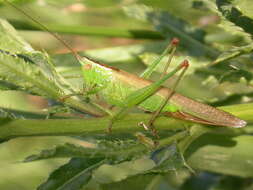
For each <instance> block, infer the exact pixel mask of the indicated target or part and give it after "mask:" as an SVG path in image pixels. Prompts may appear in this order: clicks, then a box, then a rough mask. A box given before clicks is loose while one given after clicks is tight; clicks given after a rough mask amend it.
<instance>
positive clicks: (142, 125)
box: [138, 122, 160, 139]
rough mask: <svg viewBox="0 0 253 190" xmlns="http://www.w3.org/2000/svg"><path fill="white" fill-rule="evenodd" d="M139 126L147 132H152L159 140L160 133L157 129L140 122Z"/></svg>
mask: <svg viewBox="0 0 253 190" xmlns="http://www.w3.org/2000/svg"><path fill="white" fill-rule="evenodd" d="M138 126H140V127H143V128H144V129H145V130H146V131H150V132H151V134H152V135H153V136H154V137H156V138H157V139H159V138H160V137H159V135H158V131H157V130H156V128H155V127H154V126H152V125H146V124H145V123H144V122H139V123H138Z"/></svg>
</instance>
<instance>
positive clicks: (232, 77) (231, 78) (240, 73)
mask: <svg viewBox="0 0 253 190" xmlns="http://www.w3.org/2000/svg"><path fill="white" fill-rule="evenodd" d="M241 79H244V80H246V81H247V82H248V83H249V82H250V81H251V80H252V79H253V74H252V73H251V72H249V71H246V70H243V69H239V68H234V67H233V68H232V69H231V70H230V71H228V72H226V73H225V74H223V75H222V76H221V78H220V80H219V82H220V83H222V82H225V81H228V82H240V80H241Z"/></svg>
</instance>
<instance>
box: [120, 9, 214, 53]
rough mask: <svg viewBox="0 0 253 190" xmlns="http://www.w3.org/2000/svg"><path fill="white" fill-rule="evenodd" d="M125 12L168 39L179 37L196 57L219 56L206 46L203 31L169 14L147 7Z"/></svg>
mask: <svg viewBox="0 0 253 190" xmlns="http://www.w3.org/2000/svg"><path fill="white" fill-rule="evenodd" d="M124 10H125V12H126V14H127V15H128V16H131V17H133V18H136V19H139V20H143V21H146V22H150V23H152V24H153V26H154V27H155V29H156V30H158V31H159V32H161V33H162V34H163V35H165V37H167V38H173V37H178V38H179V39H180V40H181V43H182V45H183V46H184V47H185V48H186V49H187V51H189V53H190V54H192V55H194V56H203V55H206V56H207V57H210V58H215V57H216V56H217V55H218V51H217V50H216V49H214V48H211V47H209V46H207V45H205V43H204V36H205V32H204V31H203V30H201V29H198V28H195V27H193V26H191V25H190V24H188V23H187V22H186V21H184V20H182V19H179V18H177V17H175V16H173V15H171V14H170V13H169V12H165V11H157V10H154V9H152V8H151V7H147V6H145V5H132V6H127V7H125V8H124Z"/></svg>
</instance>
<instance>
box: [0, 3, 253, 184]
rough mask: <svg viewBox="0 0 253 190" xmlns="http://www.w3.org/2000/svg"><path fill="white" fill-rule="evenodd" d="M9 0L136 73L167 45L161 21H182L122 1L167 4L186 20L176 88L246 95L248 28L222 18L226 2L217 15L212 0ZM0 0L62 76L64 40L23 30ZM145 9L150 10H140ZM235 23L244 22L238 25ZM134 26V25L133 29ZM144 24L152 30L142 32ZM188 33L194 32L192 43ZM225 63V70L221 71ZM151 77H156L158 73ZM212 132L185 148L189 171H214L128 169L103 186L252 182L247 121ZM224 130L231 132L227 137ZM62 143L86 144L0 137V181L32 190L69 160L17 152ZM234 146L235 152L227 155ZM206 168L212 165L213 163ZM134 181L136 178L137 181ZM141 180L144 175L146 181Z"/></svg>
mask: <svg viewBox="0 0 253 190" xmlns="http://www.w3.org/2000/svg"><path fill="white" fill-rule="evenodd" d="M14 2H15V3H17V5H18V6H19V7H22V8H24V9H25V10H26V12H27V13H28V14H29V15H32V16H33V17H34V18H36V19H38V20H39V21H40V22H42V23H45V24H46V25H47V26H49V27H52V29H54V30H56V31H61V32H65V33H68V34H65V35H63V36H62V37H63V38H64V39H66V41H67V42H68V43H69V44H70V45H71V46H72V47H74V48H75V49H76V50H80V51H85V53H86V54H87V55H89V56H91V57H93V58H96V59H98V60H101V61H103V62H105V63H107V64H110V65H113V66H115V67H118V68H122V69H125V70H127V71H129V72H132V73H140V72H141V71H142V70H143V69H144V68H145V64H144V63H149V62H150V60H151V59H153V58H154V56H156V54H157V53H161V51H162V50H163V48H164V47H165V45H166V42H165V37H171V36H173V35H174V34H173V32H171V29H170V27H167V25H169V26H171V25H172V26H177V24H178V23H180V24H179V26H182V25H183V24H182V23H181V22H178V23H177V20H176V23H175V25H173V22H172V21H168V18H169V16H168V15H166V13H162V14H161V15H156V14H153V15H152V14H147V13H148V11H149V10H146V9H145V7H142V8H138V7H131V8H130V9H126V8H125V12H124V11H123V10H122V8H121V7H122V6H129V5H130V6H133V5H134V4H135V3H138V4H144V5H147V6H150V7H153V8H155V9H156V8H157V9H162V10H164V11H167V12H169V13H170V14H171V15H172V16H176V18H180V19H183V20H184V21H186V22H188V23H189V25H187V26H186V27H184V28H180V27H179V28H180V29H182V30H180V31H181V33H183V35H181V36H179V37H181V39H182V43H181V46H180V48H179V50H178V52H179V53H178V55H177V57H176V59H175V60H176V61H175V64H176V62H179V61H180V59H182V58H184V57H187V58H189V59H190V60H191V63H192V65H191V69H190V71H189V72H188V74H187V76H186V77H185V78H184V80H183V82H182V83H181V84H180V86H179V88H178V91H179V92H181V93H182V94H185V95H187V96H188V97H191V98H194V99H197V100H200V101H203V102H206V103H209V104H211V105H214V106H225V105H234V104H240V103H249V102H251V101H252V74H251V73H252V53H251V52H252V49H253V48H252V33H251V31H248V30H246V32H244V31H243V30H242V29H240V28H237V27H235V26H234V25H233V24H232V23H230V22H228V20H230V21H232V22H233V21H234V20H233V17H232V18H231V17H229V13H228V12H224V10H228V11H229V10H230V9H229V6H228V7H227V9H223V15H224V17H222V16H221V15H222V11H220V12H219V11H218V10H214V9H213V7H212V5H215V4H212V5H209V6H207V7H205V6H204V5H203V4H202V3H203V2H204V3H206V2H208V1H192V0H186V1H176V0H168V1H164V0H159V1H158V0H157V1H147V0H121V1H118V0H117V1H115V0H104V1H94V0H86V1H76V2H75V3H73V1H68V0H61V1H52V0H40V1H32V0H30V1H23V2H22V1H14ZM210 2H211V1H210ZM217 2H219V1H217ZM220 2H222V1H220ZM0 5H1V7H0V16H1V17H2V18H7V19H8V21H9V22H10V23H11V24H13V25H14V26H15V27H16V28H17V29H19V33H20V34H21V36H22V37H23V38H24V39H25V40H26V41H28V42H29V43H30V44H32V46H33V47H34V48H35V49H39V50H42V51H47V52H49V53H50V54H59V53H61V54H59V55H54V61H55V63H56V65H58V66H64V67H63V70H62V71H61V72H62V74H63V75H64V68H68V66H69V65H72V64H73V60H74V59H73V57H72V55H70V54H68V51H67V50H66V49H65V47H63V46H62V44H61V43H59V42H58V41H57V40H55V39H54V38H53V37H52V36H51V35H50V34H48V33H46V32H43V31H36V32H35V31H33V30H27V29H29V27H31V26H30V25H29V23H30V22H29V21H28V20H27V19H26V18H25V17H24V16H22V14H20V13H18V12H17V11H16V10H14V9H13V8H11V7H8V6H6V5H5V4H3V3H1V4H0ZM73 5H75V6H76V7H75V6H73ZM231 5H233V7H236V8H237V9H238V10H240V11H241V13H242V14H243V15H244V16H245V17H247V18H251V19H252V17H253V15H252V12H253V11H251V10H253V4H252V3H250V0H248V1H247V0H243V1H233V2H232V4H231ZM135 8H136V9H135ZM145 11H147V12H145ZM126 12H127V14H126ZM127 15H128V16H127ZM143 15H144V16H143ZM147 15H149V17H146V16H147ZM163 16H166V17H165V18H166V19H165V20H163ZM134 18H139V19H134ZM225 18H226V19H225ZM145 21H146V22H145ZM237 24H238V23H237ZM239 24H240V23H239ZM62 25H68V26H79V27H81V26H90V27H91V28H88V29H87V30H85V31H84V32H83V33H84V34H83V35H71V34H75V33H77V31H80V30H79V29H78V28H72V27H69V28H67V29H68V30H67V31H62V28H61V26H62ZM92 26H94V28H92ZM33 27H34V26H33ZM53 27H55V28H53ZM97 27H100V28H97ZM242 27H243V29H245V27H244V26H242ZM172 28H173V27H172ZM174 28H176V27H174ZM32 29H34V28H32ZM106 29H107V30H106ZM183 29H184V30H183ZM136 30H138V31H141V32H140V33H138V34H136V32H135V31H136ZM143 30H145V31H143ZM147 31H149V32H150V31H151V32H150V33H148V32H147ZM182 31H183V32H182ZM170 35H171V36H170ZM194 39H197V43H196V41H195V40H194ZM199 42H200V43H199ZM205 48H206V49H205ZM203 50H206V51H203ZM62 53H63V54H62ZM108 55H110V57H109V56H108ZM219 55H220V56H219ZM239 55H241V56H239ZM108 57H109V59H108ZM228 58H231V59H228ZM223 60H225V61H223ZM210 63H217V67H211V68H210V67H208V66H207V65H208V64H210ZM223 65H226V66H227V65H233V66H234V67H237V68H239V69H235V70H233V68H231V67H225V68H224V67H223ZM206 68H207V69H206ZM228 68H230V69H231V70H227V69H228ZM67 74H69V73H67ZM153 77H154V79H155V78H157V75H155V76H153ZM168 85H169V84H168ZM0 99H1V101H0V107H2V108H8V109H15V110H19V111H28V112H41V110H42V109H44V108H47V107H48V104H47V101H46V100H45V99H44V98H40V97H37V96H31V95H27V94H25V93H23V92H17V91H1V92H0ZM248 105H249V106H248V107H247V109H246V108H245V107H242V108H241V110H240V108H236V109H235V110H232V111H235V113H239V114H238V115H240V114H241V115H242V116H245V115H243V113H242V112H243V111H242V110H246V111H248V112H249V113H247V114H248V115H247V117H245V118H246V119H248V121H249V124H251V123H252V119H251V116H252V115H250V113H252V111H251V110H252V106H250V104H248ZM230 110H231V109H230ZM246 111H245V112H246ZM250 111H251V112H250ZM215 133H216V134H212V135H211V136H210V135H204V136H202V137H201V139H200V141H199V142H201V143H200V144H198V143H197V142H196V143H195V144H194V143H193V144H192V145H191V147H192V149H191V150H190V151H189V152H188V153H187V154H189V155H191V157H190V158H189V160H188V161H189V163H190V164H191V163H193V165H194V164H195V165H194V166H198V167H199V168H198V167H197V168H194V169H196V170H198V169H200V170H203V169H204V170H207V171H213V170H212V168H215V167H217V168H218V167H221V168H222V169H223V170H222V171H223V172H221V173H219V171H218V173H208V172H200V173H198V174H197V175H196V176H193V177H189V176H190V174H189V172H187V171H186V170H182V171H178V174H177V176H175V174H174V173H173V172H171V173H169V174H167V175H154V176H152V175H146V176H134V177H131V178H128V179H127V180H125V181H123V182H118V183H113V184H109V185H108V184H107V185H103V188H104V189H109V188H110V189H113V188H115V189H118V187H119V186H120V187H121V189H123V188H124V187H127V188H129V185H132V186H133V188H137V187H136V186H134V184H140V185H145V184H146V183H147V182H148V181H151V179H152V182H153V183H154V184H155V185H153V186H152V184H151V185H150V187H145V188H147V189H148V188H150V189H152V188H153V189H168V188H171V189H175V188H180V189H190V187H192V189H219V188H220V189H232V188H234V187H236V189H239V188H241V189H250V188H252V179H251V177H252V176H253V174H252V173H251V172H250V171H249V170H250V169H249V168H247V167H249V165H247V164H245V165H243V164H242V163H245V162H246V161H247V162H249V163H251V165H252V159H253V156H252V155H251V154H250V152H251V151H250V149H249V148H250V145H251V143H252V138H251V134H252V126H251V125H248V126H247V129H246V130H241V131H240V132H238V131H236V132H234V131H233V132H230V131H226V130H225V132H223V133H221V135H219V134H218V135H217V133H220V131H215ZM222 134H223V135H222ZM228 134H232V135H230V136H229V137H227V136H228ZM213 139H215V142H213V144H211V145H210V144H209V143H210V142H212V140H213ZM65 142H70V143H75V144H84V145H86V146H89V145H90V144H85V143H86V142H84V141H81V140H79V139H76V138H71V137H29V138H24V137H23V138H16V139H13V140H11V141H8V142H5V143H4V144H1V145H0V151H1V155H0V159H1V162H0V163H1V164H0V168H1V172H0V179H1V180H0V188H1V189H35V187H37V186H38V185H39V184H41V183H42V182H44V181H45V180H46V178H47V176H48V174H49V173H50V172H52V171H54V170H55V169H56V168H58V167H59V166H60V165H62V164H64V163H66V162H67V161H68V160H69V159H68V158H57V159H49V160H42V161H37V162H31V163H20V161H22V160H23V159H24V157H27V156H28V155H31V154H34V153H38V152H39V151H40V150H42V149H48V148H52V147H54V146H55V145H56V144H62V143H65ZM224 143H225V145H224ZM203 147H204V148H203ZM202 148H203V149H202ZM242 148H243V149H242ZM193 150H199V151H198V152H196V153H195V154H192V153H191V151H193ZM201 150H202V151H201ZM238 150H241V151H238ZM210 151H211V152H212V153H216V154H217V155H221V154H220V153H221V152H226V153H227V154H230V153H231V155H233V160H232V161H231V162H230V163H227V162H222V159H224V157H221V156H220V157H219V156H213V155H214V154H211V156H213V157H211V156H209V157H208V152H210ZM235 152H236V153H237V154H234V153H235ZM200 158H202V159H200ZM208 158H209V159H208ZM210 158H211V161H214V162H213V163H216V164H217V162H220V163H221V166H220V165H219V166H217V165H216V166H214V165H210V163H211V162H208V161H207V163H206V162H205V159H206V160H209V161H210ZM237 159H238V160H237ZM225 160H226V159H225ZM243 160H244V161H243ZM194 162H195V163H194ZM196 163H198V164H196ZM236 163H240V165H238V168H239V169H241V170H243V171H244V172H242V173H240V170H239V169H238V168H236V167H235V168H234V165H235V164H236ZM204 166H206V167H204ZM143 167H144V166H143ZM229 169H231V170H229ZM226 170H227V171H226ZM3 171H7V172H3ZM224 171H225V172H224ZM247 171H249V172H247ZM213 172H217V171H215V169H214V171H213ZM223 174H233V175H234V176H233V177H231V176H228V175H223ZM104 180H106V179H104ZM138 180H139V181H140V182H139V183H138ZM108 181H110V180H108ZM112 181H113V180H112ZM145 181H147V182H146V183H145ZM101 188H102V187H101ZM141 188H142V189H144V187H139V189H141Z"/></svg>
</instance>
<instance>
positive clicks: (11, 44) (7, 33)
mask: <svg viewBox="0 0 253 190" xmlns="http://www.w3.org/2000/svg"><path fill="white" fill-rule="evenodd" d="M0 34H1V35H0V49H2V50H5V51H8V52H12V53H14V52H15V53H21V52H31V51H33V48H32V47H31V46H30V45H29V44H28V43H27V42H26V41H25V40H23V39H22V38H21V37H20V36H19V35H18V33H17V32H16V30H15V29H14V28H13V27H12V26H11V25H10V24H9V23H8V22H7V21H6V20H3V19H0Z"/></svg>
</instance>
